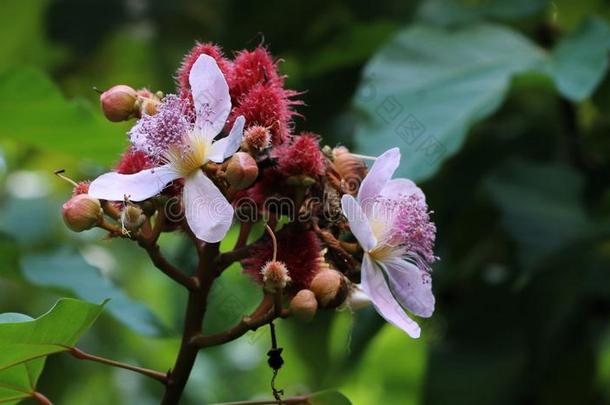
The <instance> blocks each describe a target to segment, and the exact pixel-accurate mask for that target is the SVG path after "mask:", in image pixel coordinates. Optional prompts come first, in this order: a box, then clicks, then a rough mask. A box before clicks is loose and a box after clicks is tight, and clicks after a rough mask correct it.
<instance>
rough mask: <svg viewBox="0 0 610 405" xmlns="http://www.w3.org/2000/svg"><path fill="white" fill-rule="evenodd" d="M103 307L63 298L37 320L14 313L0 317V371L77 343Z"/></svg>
mask: <svg viewBox="0 0 610 405" xmlns="http://www.w3.org/2000/svg"><path fill="white" fill-rule="evenodd" d="M103 307H104V304H100V305H97V304H91V303H88V302H84V301H79V300H75V299H70V298H64V299H61V300H59V301H58V302H57V303H56V304H55V306H54V307H53V308H51V310H50V311H49V312H47V313H46V314H44V315H42V316H41V317H40V318H37V319H33V320H29V321H27V320H25V319H23V318H22V319H15V315H14V314H9V315H5V316H4V317H2V318H0V348H1V349H2V350H0V370H3V369H6V368H9V367H12V366H14V365H17V364H21V363H23V362H26V361H29V360H33V359H36V358H40V357H44V356H47V355H49V354H53V353H57V352H62V351H65V350H67V349H66V348H68V347H72V346H74V345H75V344H76V342H77V341H78V339H79V338H80V337H81V335H82V334H83V333H84V332H85V331H86V330H87V329H88V328H89V327H90V326H91V325H92V324H93V322H94V321H95V320H96V319H97V317H98V316H99V315H100V313H101V312H102V309H103ZM4 321H8V322H4ZM15 321H17V322H15Z"/></svg>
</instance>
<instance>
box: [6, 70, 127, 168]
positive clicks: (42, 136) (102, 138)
mask: <svg viewBox="0 0 610 405" xmlns="http://www.w3.org/2000/svg"><path fill="white" fill-rule="evenodd" d="M0 116H1V117H2V126H1V127H0V137H4V138H12V139H15V140H17V141H21V142H25V143H29V144H31V145H34V146H36V147H39V148H43V149H48V150H52V151H58V152H62V153H65V154H69V155H72V156H75V157H78V158H87V159H92V160H95V161H97V162H100V163H105V164H108V163H110V162H112V161H113V160H116V159H117V158H118V153H119V152H120V151H121V148H122V147H123V145H124V144H125V136H124V135H123V133H124V127H123V126H122V125H119V126H116V125H114V126H113V125H112V124H111V123H109V122H107V121H105V119H104V118H103V116H102V113H101V112H94V110H93V109H92V108H91V106H90V105H89V104H87V103H85V102H83V101H82V100H72V101H68V100H66V99H64V97H63V96H62V94H61V93H60V91H59V89H58V88H57V87H56V86H55V85H54V84H53V83H52V82H51V81H50V80H49V78H47V77H46V76H45V75H44V74H43V73H41V72H40V71H38V70H35V69H32V68H13V69H9V70H7V71H5V72H4V73H1V74H0Z"/></svg>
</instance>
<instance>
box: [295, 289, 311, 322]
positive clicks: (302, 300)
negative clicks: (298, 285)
mask: <svg viewBox="0 0 610 405" xmlns="http://www.w3.org/2000/svg"><path fill="white" fill-rule="evenodd" d="M317 310H318V301H316V295H315V294H314V293H313V292H312V291H311V290H301V291H299V292H298V293H297V294H296V295H295V296H294V297H293V298H292V300H290V313H291V314H292V315H294V316H295V317H296V318H298V319H300V320H302V321H304V322H309V321H311V320H312V319H313V317H314V316H315V314H316V311H317Z"/></svg>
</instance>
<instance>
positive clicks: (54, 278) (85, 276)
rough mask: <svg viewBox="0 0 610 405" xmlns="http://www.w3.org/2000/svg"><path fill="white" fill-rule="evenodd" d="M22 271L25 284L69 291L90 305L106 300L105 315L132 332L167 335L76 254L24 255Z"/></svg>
mask: <svg viewBox="0 0 610 405" xmlns="http://www.w3.org/2000/svg"><path fill="white" fill-rule="evenodd" d="M22 271H23V275H24V276H25V278H26V279H27V280H28V281H29V282H31V283H33V284H35V285H38V286H44V287H49V288H54V289H57V290H59V291H62V292H69V293H70V294H74V295H75V296H76V297H78V298H81V299H84V300H87V301H92V302H99V301H102V300H105V299H110V301H109V302H108V304H107V305H106V308H107V310H108V312H109V313H110V314H111V315H112V316H114V317H115V318H116V319H118V320H119V321H121V322H122V323H124V324H125V325H127V326H128V327H130V328H131V329H133V330H134V331H136V332H139V333H141V334H145V335H152V336H159V335H164V334H166V333H167V330H166V328H165V327H164V326H163V325H162V324H161V322H160V321H159V320H158V318H157V317H156V316H155V315H154V314H153V313H152V312H151V311H150V310H149V309H148V307H146V306H145V305H144V304H142V303H140V302H137V301H134V300H132V299H131V298H129V297H128V296H127V295H126V294H125V293H124V292H123V291H122V290H120V289H119V288H117V287H116V286H115V285H114V284H113V283H112V282H111V281H110V280H109V279H108V278H106V277H104V276H103V275H102V274H101V273H100V271H99V270H98V269H97V268H95V267H93V266H91V265H90V264H89V263H87V262H86V261H85V260H84V259H83V257H82V256H81V255H80V254H77V253H70V252H67V251H60V252H56V253H53V254H50V255H49V254H39V255H31V256H27V257H25V258H24V260H23V261H22Z"/></svg>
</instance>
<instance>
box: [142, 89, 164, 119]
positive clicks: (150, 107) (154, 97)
mask: <svg viewBox="0 0 610 405" xmlns="http://www.w3.org/2000/svg"><path fill="white" fill-rule="evenodd" d="M136 94H137V95H138V100H137V102H136V115H137V116H138V117H141V116H142V115H155V114H156V113H157V107H158V106H159V104H161V100H162V99H163V93H162V92H160V91H158V92H156V93H153V92H152V91H150V90H148V89H147V88H141V89H139V90H138V91H137V92H136Z"/></svg>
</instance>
